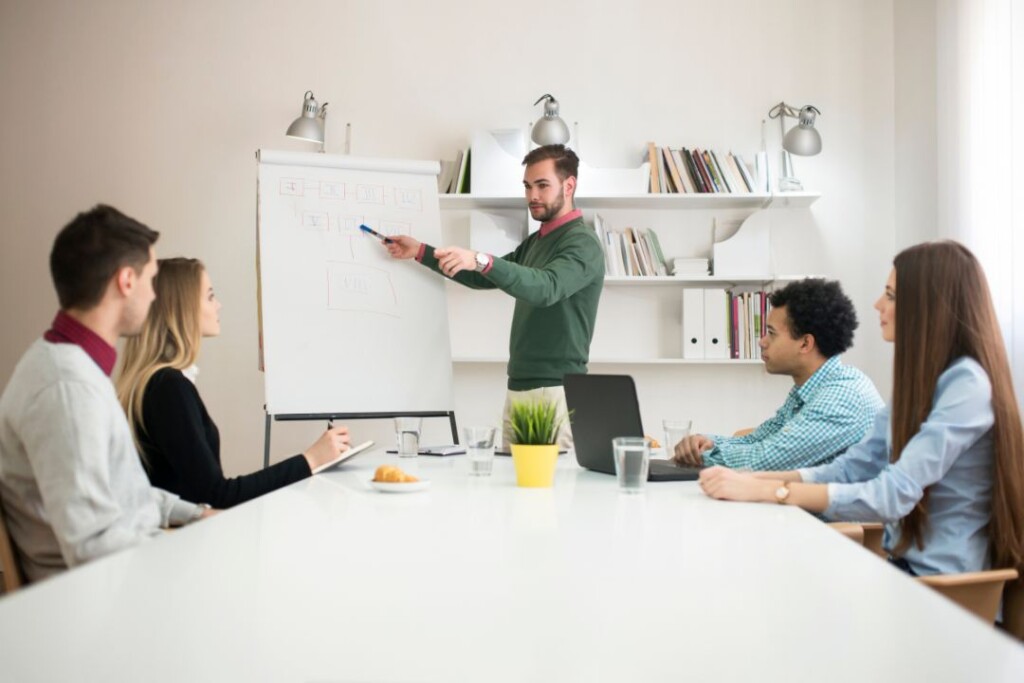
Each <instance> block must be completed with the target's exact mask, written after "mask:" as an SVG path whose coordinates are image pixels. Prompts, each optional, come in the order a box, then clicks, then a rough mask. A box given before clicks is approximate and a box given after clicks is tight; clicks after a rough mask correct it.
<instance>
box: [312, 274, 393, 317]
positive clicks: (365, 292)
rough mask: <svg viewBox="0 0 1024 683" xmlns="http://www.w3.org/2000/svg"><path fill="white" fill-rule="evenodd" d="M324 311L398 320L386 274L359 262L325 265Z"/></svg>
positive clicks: (389, 279)
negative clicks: (355, 313)
mask: <svg viewBox="0 0 1024 683" xmlns="http://www.w3.org/2000/svg"><path fill="white" fill-rule="evenodd" d="M327 308H328V310H332V311H350V312H364V313H377V314H380V315H386V316H390V317H393V318H399V317H401V315H400V313H399V309H398V294H397V293H396V291H395V286H394V284H393V283H392V281H391V275H390V273H388V272H387V271H386V270H383V269H381V268H373V267H370V266H365V265H363V264H360V263H351V262H328V263H327Z"/></svg>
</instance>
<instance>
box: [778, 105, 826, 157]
mask: <svg viewBox="0 0 1024 683" xmlns="http://www.w3.org/2000/svg"><path fill="white" fill-rule="evenodd" d="M819 113H820V112H819V111H818V110H817V109H815V108H814V107H812V106H806V107H804V108H803V109H801V110H800V123H799V124H797V125H795V126H793V127H792V128H790V129H789V132H788V133H786V137H785V138H784V139H783V141H782V148H783V149H785V150H786V151H787V152H789V153H791V154H799V155H800V156H805V157H809V156H813V155H815V154H817V153H818V152H820V151H821V134H820V133H818V131H817V130H816V129H815V128H814V118H815V116H817V114H819Z"/></svg>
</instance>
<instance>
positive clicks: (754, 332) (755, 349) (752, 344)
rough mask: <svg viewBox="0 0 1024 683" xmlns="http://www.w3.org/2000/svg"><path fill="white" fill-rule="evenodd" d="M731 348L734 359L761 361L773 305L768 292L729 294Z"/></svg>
mask: <svg viewBox="0 0 1024 683" xmlns="http://www.w3.org/2000/svg"><path fill="white" fill-rule="evenodd" d="M729 303H730V311H729V323H730V325H729V348H730V350H731V352H732V357H733V358H743V359H759V358H760V357H761V345H760V341H761V337H763V336H764V335H765V331H766V330H765V324H766V323H767V321H768V311H770V310H771V304H770V303H769V301H768V292H764V291H758V292H730V293H729Z"/></svg>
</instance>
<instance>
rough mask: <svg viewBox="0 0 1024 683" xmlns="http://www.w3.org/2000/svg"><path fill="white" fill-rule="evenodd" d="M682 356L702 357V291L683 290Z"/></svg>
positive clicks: (689, 357)
mask: <svg viewBox="0 0 1024 683" xmlns="http://www.w3.org/2000/svg"><path fill="white" fill-rule="evenodd" d="M683 358H685V359H693V360H696V359H703V358H704V291H703V290H700V289H684V290H683Z"/></svg>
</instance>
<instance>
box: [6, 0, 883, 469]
mask: <svg viewBox="0 0 1024 683" xmlns="http://www.w3.org/2000/svg"><path fill="white" fill-rule="evenodd" d="M893 46H894V41H893V4H892V3H891V2H879V1H875V0H863V1H861V2H854V1H850V0H822V1H819V2H814V3H807V2H798V1H796V0H786V1H783V0H779V1H776V2H771V3H768V2H762V1H760V0H729V1H727V2H714V3H708V2H696V1H692V0H683V1H680V0H675V1H671V2H667V1H666V2H653V1H651V2H634V3H622V2H559V3H547V4H546V5H545V6H544V7H543V11H540V10H538V9H536V7H535V6H532V5H528V4H522V3H501V4H500V5H499V4H496V3H480V2H457V1H452V0H440V1H438V2H430V3H426V2H423V3H418V2H338V1H337V0H331V1H327V0H324V1H321V2H289V3H284V2H268V1H266V0H246V1H244V2H242V1H236V2H228V1H223V2H197V1H193V0H187V1H184V2H177V3H153V2H148V3H147V2H134V1H131V2H130V1H127V0H126V1H124V2H113V1H106V2H100V1H94V2H88V3H82V2H72V1H67V2H58V1H47V0H37V1H33V2H28V1H10V0H9V1H7V2H5V3H3V4H2V5H0V93H2V97H3V102H4V106H3V108H2V110H0V111H2V113H0V122H2V125H0V150H2V153H0V206H2V207H3V209H4V217H3V225H2V227H0V235H2V240H3V242H2V248H0V260H2V264H3V265H2V269H0V287H2V291H3V293H4V295H3V301H2V304H0V305H2V313H3V320H4V324H3V325H2V326H0V378H6V377H7V376H8V375H9V373H10V371H11V370H12V368H13V367H14V364H15V363H16V361H17V358H18V357H19V355H20V354H21V352H22V351H23V350H24V348H25V346H26V345H27V344H28V343H29V342H30V341H31V340H32V339H33V338H35V337H36V336H38V335H39V333H40V332H41V331H42V330H43V329H45V327H46V325H47V323H48V321H49V319H50V317H51V316H52V314H53V312H54V310H55V305H56V303H55V298H54V296H53V294H52V290H51V286H50V283H49V278H48V274H47V269H46V256H47V253H48V249H49V246H50V244H51V241H52V239H53V236H54V234H55V233H56V232H57V230H58V229H59V228H60V227H61V226H62V225H63V224H64V223H65V222H66V221H67V220H69V219H70V218H71V216H72V215H73V214H74V213H75V212H76V211H78V210H81V209H83V208H85V207H88V206H90V205H91V204H93V203H95V202H98V201H104V202H109V203H112V204H114V205H116V206H118V207H120V208H121V209H123V210H124V211H126V212H128V213H130V214H132V215H134V216H136V217H137V218H139V219H141V220H143V221H144V222H147V223H148V224H149V225H151V226H152V227H153V228H155V229H157V230H159V231H161V233H162V238H161V240H160V243H159V245H158V248H159V252H160V254H161V255H164V256H167V255H176V254H186V255H192V256H198V257H200V258H202V259H203V260H204V261H205V262H206V263H207V265H208V267H209V269H210V271H211V275H212V277H213V282H214V286H215V288H216V290H217V292H218V295H219V296H220V298H221V299H222V301H223V302H224V309H223V312H222V328H223V334H222V336H221V338H219V339H217V340H213V341H210V342H208V343H207V344H206V345H205V346H204V350H203V357H202V359H201V365H202V374H201V375H200V387H201V390H202V392H203V395H204V398H205V400H206V402H207V404H208V407H209V408H210V410H211V412H212V414H213V415H214V416H215V419H216V420H217V421H218V424H219V425H220V427H221V432H222V441H223V443H224V461H225V466H226V469H227V470H228V471H229V472H232V473H239V472H242V471H248V470H251V469H253V468H255V467H256V466H257V465H258V463H259V459H260V453H261V450H262V430H263V417H262V378H261V376H260V374H259V373H258V372H257V370H256V353H257V344H256V339H257V328H256V297H255V267H254V254H255V239H254V223H255V170H256V169H255V163H254V158H253V153H254V151H255V150H256V149H257V148H260V147H266V148H277V149H297V150H298V149H309V147H308V146H307V145H304V144H302V143H299V142H296V141H292V140H289V139H286V138H285V137H284V135H283V132H284V129H285V127H286V126H287V125H288V123H289V122H290V121H291V120H292V118H294V117H295V116H296V115H297V113H298V110H299V106H300V103H301V97H302V93H303V91H305V90H307V89H313V90H314V91H315V93H316V95H317V96H318V97H319V98H320V100H321V101H324V100H327V101H329V102H330V112H331V114H330V118H329V124H328V125H329V139H328V151H331V152H339V151H341V144H342V130H343V126H342V124H343V122H344V121H351V122H352V125H353V141H354V146H353V152H354V153H355V154H359V155H366V156H383V157H407V158H438V157H440V156H447V157H451V156H453V154H454V150H455V149H456V148H457V147H460V146H463V145H465V144H467V143H468V141H469V137H470V134H471V131H472V130H473V129H474V128H499V127H508V126H521V125H525V124H526V122H527V121H529V120H530V119H532V118H535V117H536V115H537V113H538V111H539V108H533V107H531V106H530V105H531V103H532V102H533V100H534V99H536V98H537V97H538V96H539V95H540V94H542V93H544V92H552V93H554V94H556V96H557V97H558V98H559V99H560V100H561V102H562V106H563V113H564V114H566V116H567V118H568V119H569V120H577V121H579V122H580V126H581V142H582V149H581V152H582V154H583V157H584V158H585V159H586V160H587V161H588V163H590V164H591V165H595V166H625V165H634V164H635V163H637V162H638V161H639V158H640V151H641V149H642V146H643V144H644V143H646V142H647V141H648V140H655V141H658V142H659V143H661V144H672V145H684V144H685V145H692V146H707V147H716V148H732V149H735V150H737V151H743V152H746V153H748V154H749V153H752V152H753V151H754V150H756V149H757V148H758V147H759V145H760V135H761V133H760V120H761V119H762V118H763V117H764V116H765V114H766V113H767V110H768V109H769V107H771V106H772V105H773V104H775V103H776V102H778V101H780V100H782V99H785V100H787V101H789V102H791V103H793V104H796V105H801V104H805V103H813V104H815V105H817V106H818V107H819V108H820V109H821V110H822V112H823V115H822V117H821V118H820V119H819V121H820V129H821V131H822V135H823V138H824V145H825V146H824V152H823V153H822V154H821V155H820V156H818V157H813V158H809V159H799V160H798V161H797V164H798V165H797V171H798V174H799V175H800V176H801V177H802V178H803V179H804V180H805V183H806V185H807V186H808V187H809V189H816V190H820V191H821V192H822V193H823V197H822V199H821V200H820V201H819V202H818V203H817V204H815V205H814V207H813V208H812V210H811V214H810V215H811V217H812V220H811V221H810V222H811V224H812V227H811V229H809V230H808V229H805V228H803V227H801V228H800V229H799V230H797V229H794V230H789V231H787V230H781V231H780V232H779V235H778V238H777V240H776V243H775V251H776V259H777V260H778V261H780V262H781V263H780V268H779V270H780V271H785V272H792V271H794V270H802V271H804V272H817V273H826V274H828V275H830V276H833V277H838V278H840V279H842V281H843V282H844V285H845V286H846V288H847V290H848V292H849V293H850V295H851V296H852V297H853V298H854V299H855V301H856V303H857V304H858V308H859V311H860V313H861V319H862V326H861V330H860V331H859V332H858V335H857V348H856V349H855V350H854V351H853V352H852V353H851V354H850V356H849V359H850V360H851V361H852V362H855V363H857V364H859V365H861V366H863V367H864V368H865V369H866V370H867V371H868V372H869V373H870V374H872V376H873V377H874V378H875V379H876V381H878V383H879V386H880V388H881V389H882V391H883V393H887V392H888V367H889V366H888V349H885V348H884V347H882V345H881V344H880V343H879V342H878V341H877V334H876V332H877V327H876V325H875V322H874V320H875V319H874V315H873V312H872V311H871V309H870V305H871V302H872V301H873V300H874V298H875V296H876V293H877V292H878V289H879V286H880V283H881V281H882V279H884V276H885V272H886V271H887V268H888V266H887V263H888V259H890V258H891V256H892V252H893V250H894V246H895V243H896V242H895V237H894V234H895V227H894V216H895V211H896V209H895V203H896V202H895V196H894V190H893V183H894V177H895V175H894V174H895V172H894V144H895V142H896V141H894V134H895V133H894V130H895V129H894V125H893V112H894V107H895V105H894V92H893V91H894V79H895V69H894V55H893V51H894V47H893ZM773 123H774V122H773ZM778 135H779V134H778V128H777V124H775V125H772V126H770V127H769V129H768V144H769V149H770V150H772V151H774V150H777V149H778ZM773 156H774V154H773ZM581 182H585V179H583V180H581ZM803 222H805V223H806V222H807V221H806V220H805V221H803ZM489 372H490V371H488V370H487V369H484V368H471V369H460V370H458V371H457V373H456V380H457V393H458V395H457V406H460V410H461V409H464V412H466V413H468V415H469V418H475V417H477V415H474V414H473V408H472V406H473V405H475V404H476V403H478V399H479V398H480V397H482V396H483V397H486V400H487V401H492V400H493V399H492V396H493V395H495V393H496V392H494V390H493V387H494V384H495V383H496V382H497V383H500V382H501V373H500V371H498V372H497V373H492V374H493V376H491V375H490V374H488V373H489ZM673 372H675V373H678V374H676V375H674V376H673V377H672V378H670V379H669V380H666V379H665V378H664V377H662V376H661V374H660V373H658V372H654V371H651V370H645V371H644V372H643V373H640V374H641V377H648V378H649V381H650V382H651V386H652V389H651V390H650V391H648V392H647V393H646V396H645V395H644V394H645V391H646V390H645V389H644V388H643V387H641V394H642V396H641V399H642V401H646V400H648V397H649V400H650V401H652V402H657V403H656V405H657V411H659V412H660V413H663V414H666V415H667V414H670V413H674V412H679V411H680V408H679V405H677V404H676V403H674V402H675V401H678V400H679V399H678V396H677V395H676V394H674V393H673V392H672V391H671V390H670V389H671V386H666V384H665V382H666V381H670V382H679V383H685V384H688V387H689V388H692V389H697V388H700V390H701V391H702V392H703V396H704V398H703V400H702V403H703V404H704V405H707V406H710V408H707V409H706V410H707V411H708V412H706V413H704V414H702V415H701V416H700V417H701V418H702V420H703V423H702V424H701V427H702V428H704V429H707V430H709V431H713V430H716V429H717V430H725V429H728V428H730V426H731V423H733V422H736V421H740V422H743V423H747V422H750V421H751V420H754V419H757V418H759V417H763V416H765V415H767V414H768V413H770V412H771V411H772V409H773V408H774V406H775V405H777V403H778V402H779V401H781V398H782V396H781V393H782V392H784V391H785V388H786V387H785V384H784V383H782V384H778V383H776V384H772V385H766V386H769V388H770V392H769V393H761V394H758V395H757V396H756V397H755V398H751V397H750V396H749V395H745V394H744V392H743V391H742V389H743V387H744V385H745V384H747V383H749V382H748V379H747V377H749V376H748V375H745V374H743V373H742V372H737V371H735V370H732V369H730V370H729V371H728V372H723V373H720V374H718V375H716V374H715V373H713V372H712V371H708V370H701V371H700V372H694V373H693V374H692V375H688V374H686V370H684V369H680V370H675V371H673ZM757 372H759V371H757ZM691 381H692V382H693V384H689V383H690V382H691ZM658 382H660V384H658ZM353 390H356V391H358V387H354V388H353ZM488 405H489V404H488ZM651 405H655V404H654V403H652V404H651ZM652 409H653V408H652ZM686 409H687V410H689V408H686ZM488 410H490V408H488ZM362 429H363V432H364V433H366V434H371V435H376V436H377V438H382V437H383V436H385V435H386V434H387V431H388V430H387V429H386V428H385V427H383V426H376V427H374V426H365V427H363V428H362ZM275 430H276V432H275V449H274V450H275V453H276V454H278V455H283V454H284V453H285V452H287V451H288V450H290V449H297V448H299V447H301V446H302V445H304V442H305V441H307V440H308V439H309V438H311V436H312V435H313V434H314V433H315V432H316V427H315V426H313V425H304V426H297V425H292V426H285V427H283V428H281V429H278V428H277V427H275Z"/></svg>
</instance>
